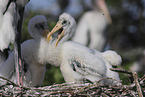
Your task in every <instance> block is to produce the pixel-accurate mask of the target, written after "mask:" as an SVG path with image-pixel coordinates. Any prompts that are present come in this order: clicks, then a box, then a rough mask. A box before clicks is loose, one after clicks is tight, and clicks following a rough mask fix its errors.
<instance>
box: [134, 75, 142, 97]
mask: <svg viewBox="0 0 145 97" xmlns="http://www.w3.org/2000/svg"><path fill="white" fill-rule="evenodd" d="M132 74H133V77H134V81H135V85H136V87H137V91H138V94H139V97H143V94H142V90H141V87H140V84H139V82H138V78H137V73H136V72H132Z"/></svg>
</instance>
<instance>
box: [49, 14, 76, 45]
mask: <svg viewBox="0 0 145 97" xmlns="http://www.w3.org/2000/svg"><path fill="white" fill-rule="evenodd" d="M75 26H76V22H75V20H74V18H73V17H72V16H71V15H69V14H67V13H63V14H62V15H60V17H59V21H58V22H57V24H56V25H55V27H54V28H53V29H52V31H51V32H50V33H49V34H48V35H47V40H48V41H49V39H50V37H51V36H52V34H54V33H55V32H57V31H58V37H57V41H56V45H55V46H57V44H58V42H59V41H60V39H61V38H64V37H65V38H66V40H67V39H69V38H70V37H71V36H72V35H73V32H74V30H75Z"/></svg>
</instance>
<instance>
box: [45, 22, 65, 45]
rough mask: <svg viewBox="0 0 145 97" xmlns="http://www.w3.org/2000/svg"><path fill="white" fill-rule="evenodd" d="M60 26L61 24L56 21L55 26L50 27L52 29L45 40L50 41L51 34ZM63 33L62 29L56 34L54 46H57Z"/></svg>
mask: <svg viewBox="0 0 145 97" xmlns="http://www.w3.org/2000/svg"><path fill="white" fill-rule="evenodd" d="M61 28H62V24H61V23H59V22H57V24H56V25H55V27H54V28H53V29H52V31H51V32H50V33H49V34H48V35H47V41H48V42H49V41H50V38H51V37H52V35H53V34H54V33H55V32H56V31H58V30H60V29H61ZM63 35H64V30H63V31H62V32H61V34H59V35H58V37H57V40H56V44H55V47H56V46H57V44H58V42H59V40H60V39H61V38H62V37H63Z"/></svg>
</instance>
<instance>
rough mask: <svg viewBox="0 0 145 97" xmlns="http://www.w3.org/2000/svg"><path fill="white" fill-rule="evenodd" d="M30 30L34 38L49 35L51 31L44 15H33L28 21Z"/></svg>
mask: <svg viewBox="0 0 145 97" xmlns="http://www.w3.org/2000/svg"><path fill="white" fill-rule="evenodd" d="M28 32H29V33H30V35H31V36H32V37H33V38H35V39H36V38H41V37H44V38H46V37H47V34H48V32H49V29H48V26H47V20H46V18H45V16H43V15H37V16H35V17H33V18H32V19H31V20H30V21H29V23H28Z"/></svg>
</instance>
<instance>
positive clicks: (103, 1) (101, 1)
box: [97, 0, 112, 24]
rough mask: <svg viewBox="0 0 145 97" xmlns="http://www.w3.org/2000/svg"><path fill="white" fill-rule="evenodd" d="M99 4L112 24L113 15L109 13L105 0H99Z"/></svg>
mask: <svg viewBox="0 0 145 97" xmlns="http://www.w3.org/2000/svg"><path fill="white" fill-rule="evenodd" d="M97 6H98V8H99V9H100V10H101V11H102V12H103V13H104V15H105V16H106V17H107V21H108V23H109V24H112V19H111V16H110V14H109V11H108V8H107V6H106V3H105V0H99V1H98V4H97Z"/></svg>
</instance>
